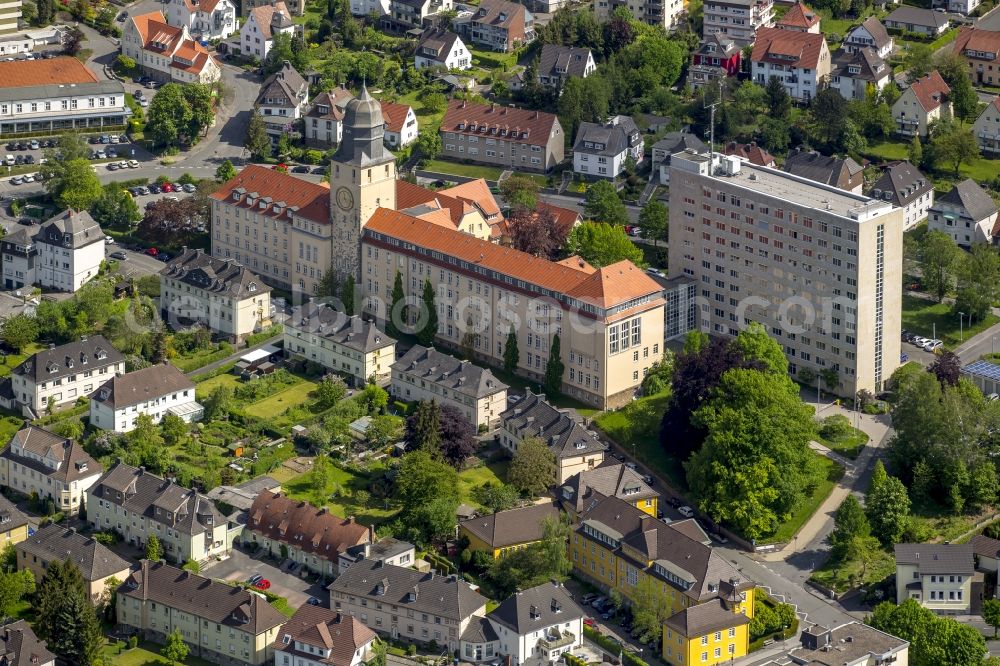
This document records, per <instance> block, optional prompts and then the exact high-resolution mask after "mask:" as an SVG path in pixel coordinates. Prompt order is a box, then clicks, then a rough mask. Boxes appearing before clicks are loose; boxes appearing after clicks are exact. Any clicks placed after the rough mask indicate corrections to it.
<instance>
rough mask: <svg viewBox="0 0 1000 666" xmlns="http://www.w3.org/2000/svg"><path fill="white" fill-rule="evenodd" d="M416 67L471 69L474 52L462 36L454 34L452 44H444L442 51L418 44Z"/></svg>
mask: <svg viewBox="0 0 1000 666" xmlns="http://www.w3.org/2000/svg"><path fill="white" fill-rule="evenodd" d="M413 66H414V67H415V68H416V69H424V68H426V67H444V68H446V69H471V68H472V53H471V52H470V51H469V47H468V46H466V45H465V42H463V41H462V38H461V37H459V36H458V35H454V37H453V41H452V42H451V44H450V46H449V45H448V44H444V45H443V47H442V48H441V50H440V52H439V51H437V50H436V49H434V48H433V47H430V46H418V47H417V50H416V52H415V53H414V54H413Z"/></svg>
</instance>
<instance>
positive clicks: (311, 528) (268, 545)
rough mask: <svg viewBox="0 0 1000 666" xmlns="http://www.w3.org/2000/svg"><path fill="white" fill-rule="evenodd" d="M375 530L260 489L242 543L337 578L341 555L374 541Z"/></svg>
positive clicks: (249, 513) (250, 510)
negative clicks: (253, 545)
mask: <svg viewBox="0 0 1000 666" xmlns="http://www.w3.org/2000/svg"><path fill="white" fill-rule="evenodd" d="M373 537H374V532H373V531H372V530H371V529H369V528H367V527H365V526H364V525H361V524H359V523H357V522H356V521H355V520H354V517H353V516H351V517H350V518H341V517H339V516H335V515H333V514H332V513H330V512H329V511H327V509H326V507H323V508H322V509H318V508H316V507H315V506H313V505H312V504H309V503H308V502H303V501H299V500H293V499H291V498H290V497H286V496H284V495H281V494H279V493H272V492H271V491H268V490H264V491H261V493H260V494H259V495H257V498H256V499H255V500H254V502H253V506H251V507H250V509H249V511H247V524H246V526H245V527H244V529H243V537H242V539H243V543H244V544H246V545H247V546H251V545H252V544H256V546H257V547H260V548H262V549H263V550H264V552H266V553H267V554H268V555H271V556H272V557H278V556H279V555H280V556H281V558H282V559H285V558H288V559H291V560H292V561H293V562H298V563H300V564H302V565H303V566H304V567H305V568H306V569H308V570H309V571H312V572H315V573H318V574H321V575H323V576H329V577H334V576H336V575H337V574H338V573H339V571H340V564H339V562H340V556H341V554H343V553H346V552H347V551H348V549H350V548H353V547H355V546H360V545H364V544H368V543H371V542H372V540H373Z"/></svg>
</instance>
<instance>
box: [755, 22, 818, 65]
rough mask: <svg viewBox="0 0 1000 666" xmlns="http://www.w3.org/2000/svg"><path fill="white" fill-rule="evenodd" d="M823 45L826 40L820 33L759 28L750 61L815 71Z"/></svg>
mask: <svg viewBox="0 0 1000 666" xmlns="http://www.w3.org/2000/svg"><path fill="white" fill-rule="evenodd" d="M825 44H826V40H825V39H824V37H823V35H822V34H821V33H814V32H796V31H794V30H782V29H781V28H761V29H760V30H758V31H757V41H756V42H754V45H753V54H752V55H751V56H750V59H751V60H753V61H754V62H771V63H775V64H780V65H784V66H786V67H808V68H810V69H815V68H816V66H817V65H818V64H819V55H820V53H821V52H822V51H823V46H824V45H825Z"/></svg>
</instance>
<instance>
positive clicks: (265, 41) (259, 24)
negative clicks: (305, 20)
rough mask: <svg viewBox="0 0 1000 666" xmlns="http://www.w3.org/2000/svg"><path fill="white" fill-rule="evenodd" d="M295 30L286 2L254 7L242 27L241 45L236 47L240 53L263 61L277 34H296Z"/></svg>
mask: <svg viewBox="0 0 1000 666" xmlns="http://www.w3.org/2000/svg"><path fill="white" fill-rule="evenodd" d="M295 32H296V28H295V24H294V23H292V15H291V14H289V13H288V7H286V6H285V3H284V2H276V3H275V4H274V5H262V6H260V7H254V8H253V9H251V10H250V13H249V14H248V15H247V18H246V21H244V22H243V25H242V26H241V27H240V41H239V45H238V46H237V45H234V48H237V49H239V53H240V55H243V56H245V57H247V58H257V59H259V60H260V61H261V62H263V61H264V60H265V59H266V58H267V54H268V53H269V52H270V51H271V47H272V46H273V45H274V36H275V35H276V34H279V33H280V34H287V35H294V34H295Z"/></svg>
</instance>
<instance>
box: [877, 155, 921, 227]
mask: <svg viewBox="0 0 1000 666" xmlns="http://www.w3.org/2000/svg"><path fill="white" fill-rule="evenodd" d="M868 196H870V197H872V198H873V199H882V200H883V201H891V202H892V203H893V204H895V205H896V206H899V207H900V208H902V209H903V230H904V231H909V230H910V229H912V228H913V227H915V226H917V224H919V223H920V222H923V221H924V220H926V219H927V212H928V210H929V209H930V207H931V206H933V205H934V182H933V181H931V179H929V178H927V177H926V176H924V174H922V173H920V171H919V170H918V169H917V167H915V166H913V165H912V164H910V163H909V162H906V161H896V162H889V163H888V164H886V165H885V170H884V171H883V172H882V175H881V176H879V179H878V180H876V181H875V182H874V183H873V184H872V186H871V187H870V188H869V190H868Z"/></svg>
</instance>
